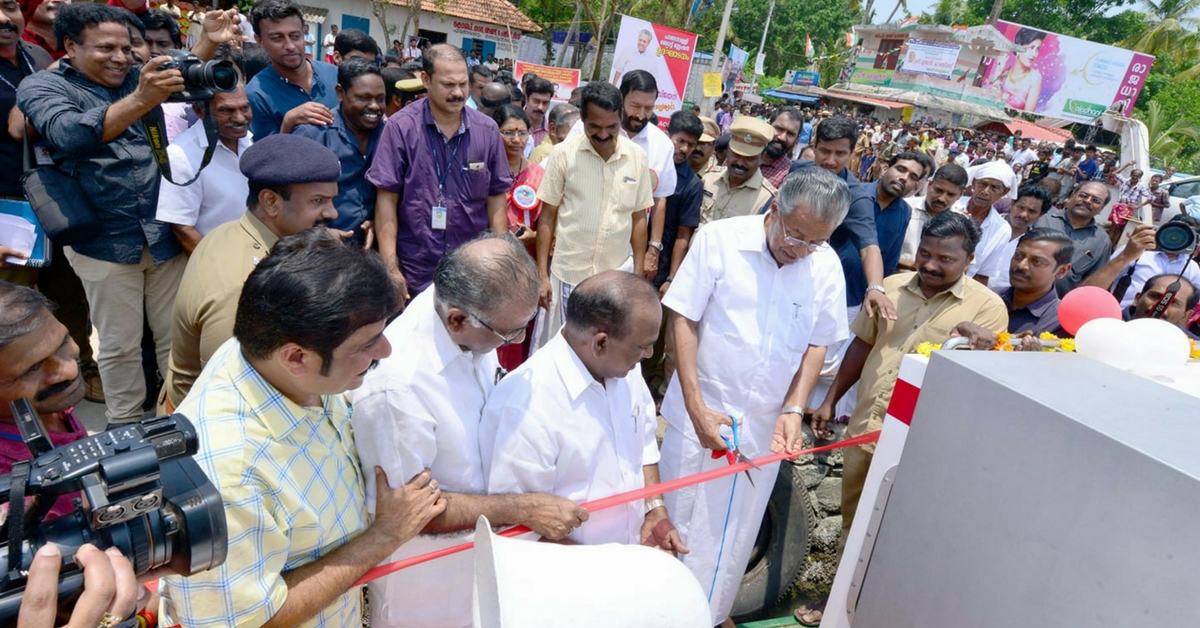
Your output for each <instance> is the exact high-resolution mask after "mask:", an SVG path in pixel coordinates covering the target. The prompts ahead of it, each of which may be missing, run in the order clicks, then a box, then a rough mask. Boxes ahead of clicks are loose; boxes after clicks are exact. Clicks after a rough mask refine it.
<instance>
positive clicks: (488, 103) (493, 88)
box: [475, 81, 512, 117]
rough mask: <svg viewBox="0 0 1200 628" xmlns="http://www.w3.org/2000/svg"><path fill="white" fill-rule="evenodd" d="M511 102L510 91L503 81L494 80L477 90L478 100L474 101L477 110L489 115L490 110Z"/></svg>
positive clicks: (490, 113)
mask: <svg viewBox="0 0 1200 628" xmlns="http://www.w3.org/2000/svg"><path fill="white" fill-rule="evenodd" d="M511 102H512V91H510V90H509V89H508V86H507V85H505V84H504V83H497V82H495V81H493V82H491V83H488V84H487V85H484V86H483V90H481V91H480V92H479V102H477V103H475V104H476V105H477V106H478V108H479V111H480V112H481V113H483V114H484V115H487V116H489V117H490V116H491V115H492V112H494V111H495V110H497V109H499V108H500V107H502V106H504V105H507V104H509V103H511Z"/></svg>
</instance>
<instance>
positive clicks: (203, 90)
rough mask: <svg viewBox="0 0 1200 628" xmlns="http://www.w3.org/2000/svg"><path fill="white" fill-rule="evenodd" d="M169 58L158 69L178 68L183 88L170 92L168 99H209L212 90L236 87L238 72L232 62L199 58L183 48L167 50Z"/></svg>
mask: <svg viewBox="0 0 1200 628" xmlns="http://www.w3.org/2000/svg"><path fill="white" fill-rule="evenodd" d="M167 56H169V57H171V60H170V61H168V62H166V63H164V64H162V65H160V66H158V67H159V69H160V70H179V73H180V74H182V75H183V91H182V92H179V93H177V94H171V97H170V98H168V99H167V101H168V102H195V101H203V100H212V99H213V92H232V91H233V90H235V89H237V85H238V72H237V68H236V67H235V66H234V65H233V62H232V61H229V60H227V59H224V60H221V61H201V60H200V57H197V56H196V55H194V54H192V53H190V52H188V51H186V50H168V51H167Z"/></svg>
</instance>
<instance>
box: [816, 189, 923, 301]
mask: <svg viewBox="0 0 1200 628" xmlns="http://www.w3.org/2000/svg"><path fill="white" fill-rule="evenodd" d="M877 185H878V182H872V183H863V184H860V185H856V186H853V187H851V188H850V212H849V213H848V214H847V215H846V219H845V220H843V221H842V224H841V225H839V226H838V228H837V229H835V230H834V231H833V235H832V236H830V238H829V244H830V246H832V247H833V248H834V250H836V251H837V254H838V257H839V258H840V259H841V260H842V272H843V273H845V275H846V305H847V306H851V307H853V306H856V305H861V304H862V302H863V296H864V295H865V294H866V292H867V276H866V274H865V273H864V272H863V265H862V256H861V255H860V253H859V251H860V250H861V249H864V248H866V247H868V246H871V245H876V246H878V247H879V251H880V253H881V254H882V255H883V274H884V276H887V275H890V274H892V273H894V272H896V266H897V264H899V263H900V248H901V246H902V245H903V244H904V232H905V230H907V229H908V220H909V218H911V217H912V208H911V207H909V205H908V202H907V201H905V200H904V199H902V198H898V199H895V200H893V201H892V203H891V204H890V205H888V206H887V207H882V208H881V207H880V206H879V195H878V194H877V193H876V191H875V190H876V187H877Z"/></svg>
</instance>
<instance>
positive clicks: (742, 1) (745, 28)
mask: <svg viewBox="0 0 1200 628" xmlns="http://www.w3.org/2000/svg"><path fill="white" fill-rule="evenodd" d="M721 5H722V3H721V2H717V3H716V4H715V5H714V7H713V9H711V10H709V11H708V12H707V13H705V15H704V16H703V18H702V19H701V20H700V23H699V24H697V26H696V29H695V32H697V33H699V34H700V50H712V49H713V46H715V45H716V39H717V31H718V29H719V28H720V26H721V13H720V9H721ZM769 6H770V0H738V2H737V4H736V5H735V8H734V13H733V15H732V17H731V18H730V23H729V33H728V34H727V35H726V45H728V43H729V42H732V43H734V44H737V46H738V47H739V48H742V49H743V50H749V51H751V53H752V55H753V53H754V52H756V51H757V49H758V43H759V41H760V40H761V39H762V32H763V27H764V25H765V24H766V22H767V9H768V8H769ZM859 17H860V13H858V12H851V11H848V10H847V9H846V0H777V1H776V3H775V13H774V15H772V17H771V29H770V31H769V32H768V33H767V45H766V50H765V53H766V55H767V62H766V66H765V67H764V68H763V69H764V70H765V71H766V73H767V75H768V76H783V74H784V72H786V71H787V70H806V69H808V66H809V64H810V63H812V62H813V60H812V59H809V58H807V57H805V56H804V36H805V35H808V36H809V37H811V38H812V41H813V47H814V48H816V49H817V50H816V56H817V57H821V56H828V55H832V54H835V53H838V52H840V51H841V50H842V48H844V42H845V36H846V33H847V32H848V31H849V30H850V27H851V26H852V25H853V24H855V23H857V22H858V18H859ZM823 42H830V43H829V45H827V46H822V45H821V44H822V43H823ZM832 43H836V44H837V45H836V46H833V45H832ZM822 48H826V50H822ZM753 59H754V57H753V56H751V62H753Z"/></svg>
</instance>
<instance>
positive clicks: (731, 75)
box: [721, 44, 750, 92]
mask: <svg viewBox="0 0 1200 628" xmlns="http://www.w3.org/2000/svg"><path fill="white" fill-rule="evenodd" d="M749 59H750V53H749V52H746V51H745V50H742V49H741V48H738V47H737V46H735V45H733V44H729V56H728V57H725V67H724V69H722V70H721V84H723V85H724V86H725V91H727V92H730V91H733V89H734V86H736V85H737V84H738V83H745V82H746V79H745V77H744V76H743V75H742V70H743V69H744V68H745V67H746V61H748V60H749Z"/></svg>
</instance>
